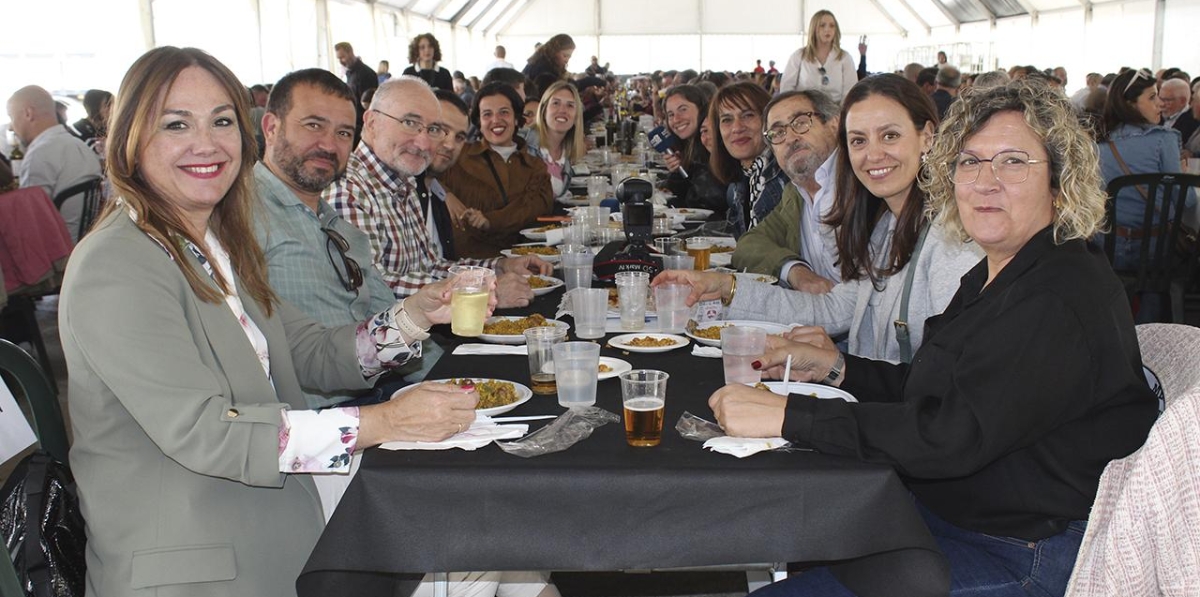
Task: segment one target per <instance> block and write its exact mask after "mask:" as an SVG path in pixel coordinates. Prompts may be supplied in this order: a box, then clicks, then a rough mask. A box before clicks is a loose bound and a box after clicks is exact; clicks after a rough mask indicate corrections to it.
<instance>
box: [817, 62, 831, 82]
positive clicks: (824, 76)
mask: <svg viewBox="0 0 1200 597" xmlns="http://www.w3.org/2000/svg"><path fill="white" fill-rule="evenodd" d="M817 72H819V73H821V84H822V85H828V84H829V75H827V74H825V67H823V66H822V67H820V68H818V69H817Z"/></svg>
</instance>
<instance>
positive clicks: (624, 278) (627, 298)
mask: <svg viewBox="0 0 1200 597" xmlns="http://www.w3.org/2000/svg"><path fill="white" fill-rule="evenodd" d="M615 279H616V282H617V299H618V301H619V302H620V303H621V329H623V330H628V331H631V332H636V331H638V330H640V329H642V328H644V327H646V294H647V292H648V291H649V289H650V274H648V273H646V272H617V275H616V276H615Z"/></svg>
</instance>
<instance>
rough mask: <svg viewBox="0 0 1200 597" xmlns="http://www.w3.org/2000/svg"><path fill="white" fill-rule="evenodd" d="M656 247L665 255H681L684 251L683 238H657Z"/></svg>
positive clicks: (655, 240)
mask: <svg viewBox="0 0 1200 597" xmlns="http://www.w3.org/2000/svg"><path fill="white" fill-rule="evenodd" d="M654 248H655V250H657V251H658V252H659V253H662V254H663V255H679V254H680V253H683V240H682V239H678V238H656V239H654Z"/></svg>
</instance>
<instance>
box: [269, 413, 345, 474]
mask: <svg viewBox="0 0 1200 597" xmlns="http://www.w3.org/2000/svg"><path fill="white" fill-rule="evenodd" d="M280 412H281V413H282V416H283V425H281V426H280V427H279V472H281V473H342V474H346V473H349V472H350V456H351V455H353V454H354V448H355V447H356V446H357V445H358V407H357V406H349V407H342V408H327V409H325V410H283V411H280Z"/></svg>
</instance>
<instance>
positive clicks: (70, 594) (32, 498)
mask: <svg viewBox="0 0 1200 597" xmlns="http://www.w3.org/2000/svg"><path fill="white" fill-rule="evenodd" d="M0 499H3V502H0V537H3V539H4V546H5V548H6V549H7V551H8V556H9V558H11V559H12V562H13V565H14V567H15V568H16V571H17V578H18V580H19V581H20V583H21V588H22V589H23V590H24V592H25V595H26V596H27V597H83V592H84V572H85V570H86V567H87V565H86V563H85V561H84V548H85V546H86V544H87V538H86V537H85V535H84V530H83V515H82V514H81V513H80V512H79V499H78V497H77V496H76V494H75V480H74V478H72V477H71V472H70V470H68V469H67V467H65V466H63V464H62V463H60V462H58V461H57V460H55V459H54V458H53V457H51V456H50V455H49V454H47V453H46V452H43V451H41V450H38V451H37V452H34V453H33V454H31V455H29V456H27V457H25V458H24V459H23V460H21V462H20V463H18V464H17V467H16V469H15V470H14V471H13V473H12V476H10V477H9V478H8V481H6V482H5V483H4V487H3V489H0Z"/></svg>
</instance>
